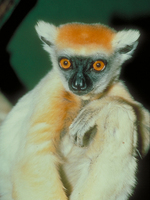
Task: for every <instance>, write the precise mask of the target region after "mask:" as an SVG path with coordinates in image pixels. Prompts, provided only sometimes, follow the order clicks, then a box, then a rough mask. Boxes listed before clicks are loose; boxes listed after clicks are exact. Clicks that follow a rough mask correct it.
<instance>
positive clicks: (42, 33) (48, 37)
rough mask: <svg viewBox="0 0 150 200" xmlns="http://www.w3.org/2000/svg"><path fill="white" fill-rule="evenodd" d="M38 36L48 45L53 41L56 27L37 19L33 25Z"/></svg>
mask: <svg viewBox="0 0 150 200" xmlns="http://www.w3.org/2000/svg"><path fill="white" fill-rule="evenodd" d="M35 29H36V31H37V33H38V35H39V38H40V39H41V40H42V41H43V42H44V43H45V44H47V45H48V46H51V45H53V44H54V43H55V39H56V36H57V27H56V26H54V25H53V24H49V23H47V22H44V21H39V22H38V23H37V25H36V26H35Z"/></svg>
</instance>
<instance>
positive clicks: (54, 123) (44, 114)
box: [28, 90, 80, 153]
mask: <svg viewBox="0 0 150 200" xmlns="http://www.w3.org/2000/svg"><path fill="white" fill-rule="evenodd" d="M58 93H59V95H58ZM51 95H52V97H51V99H50V100H49V101H48V104H47V105H44V108H43V109H41V110H38V109H37V111H36V113H34V117H33V118H32V119H31V129H30V132H29V134H28V141H29V143H32V144H38V145H39V144H42V143H44V142H49V144H47V145H48V146H47V145H46V146H45V147H43V149H42V150H40V153H46V152H47V153H49V152H53V153H54V152H55V146H57V145H56V143H58V142H59V139H60V134H61V132H62V130H63V129H66V127H67V128H68V127H69V125H70V124H71V123H72V120H73V119H74V118H75V117H76V115H77V112H78V111H79V109H80V100H79V99H78V98H77V97H76V96H75V95H73V94H71V93H69V92H66V91H64V90H62V91H57V92H56V91H55V92H54V93H53V94H51ZM40 124H41V127H39V129H38V130H37V128H36V127H38V125H40ZM34 127H35V128H34Z"/></svg>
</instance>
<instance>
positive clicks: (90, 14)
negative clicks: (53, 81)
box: [7, 0, 150, 90]
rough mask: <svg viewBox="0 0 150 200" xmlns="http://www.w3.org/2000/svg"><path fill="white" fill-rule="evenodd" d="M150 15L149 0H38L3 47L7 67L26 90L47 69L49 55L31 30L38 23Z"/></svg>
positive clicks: (103, 20) (105, 22)
mask: <svg viewBox="0 0 150 200" xmlns="http://www.w3.org/2000/svg"><path fill="white" fill-rule="evenodd" d="M149 13H150V0H143V1H142V0H140V1H139V0H126V1H124V0H112V1H109V0H66V1H65V0H64V1H62V0H39V1H38V3H37V4H36V5H35V7H34V8H33V9H32V10H31V11H30V12H29V14H28V15H27V16H26V18H25V19H24V20H23V22H22V23H21V25H20V26H19V27H18V29H17V31H16V32H15V34H14V35H13V36H12V39H11V41H10V43H9V45H8V47H7V50H8V52H9V53H10V54H11V60H10V62H11V65H12V67H13V68H14V70H15V72H16V73H17V75H18V77H19V78H20V79H21V81H22V82H23V84H24V85H25V86H26V88H27V90H30V89H32V88H33V87H34V86H35V85H36V84H37V83H38V81H39V80H40V79H41V78H42V77H43V76H44V75H45V74H46V73H47V72H48V71H49V70H50V68H51V63H50V59H49V56H48V54H47V53H46V52H44V50H43V49H42V45H41V41H40V40H39V38H38V36H37V34H36V31H35V29H34V26H35V24H36V23H37V21H38V20H44V21H47V22H50V23H53V24H55V25H59V24H62V23H67V22H85V23H95V22H100V23H104V24H107V25H109V23H110V20H111V18H112V17H113V16H114V15H116V14H117V15H119V16H121V17H123V18H127V19H130V18H133V17H138V16H144V15H147V14H149Z"/></svg>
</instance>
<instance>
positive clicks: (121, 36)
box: [113, 30, 140, 57]
mask: <svg viewBox="0 0 150 200" xmlns="http://www.w3.org/2000/svg"><path fill="white" fill-rule="evenodd" d="M139 37H140V33H139V31H138V30H123V31H119V32H118V33H117V34H116V36H115V38H114V40H113V47H114V49H115V51H118V52H119V53H120V54H126V55H128V56H129V57H131V55H132V54H133V52H134V50H135V49H136V47H137V45H138V39H139Z"/></svg>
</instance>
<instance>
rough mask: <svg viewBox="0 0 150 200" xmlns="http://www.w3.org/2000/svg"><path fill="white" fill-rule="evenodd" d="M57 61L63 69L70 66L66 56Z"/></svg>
mask: <svg viewBox="0 0 150 200" xmlns="http://www.w3.org/2000/svg"><path fill="white" fill-rule="evenodd" d="M59 63H60V66H61V67H62V68H63V69H69V67H70V66H71V62H70V61H69V60H68V59H67V58H62V59H61V60H60V62H59Z"/></svg>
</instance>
